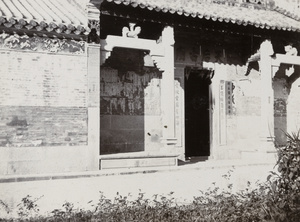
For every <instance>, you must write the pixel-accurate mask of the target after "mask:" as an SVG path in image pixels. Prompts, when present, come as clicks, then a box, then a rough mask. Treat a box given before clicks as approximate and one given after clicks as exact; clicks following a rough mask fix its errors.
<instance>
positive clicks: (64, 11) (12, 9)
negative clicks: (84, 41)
mask: <svg viewBox="0 0 300 222" xmlns="http://www.w3.org/2000/svg"><path fill="white" fill-rule="evenodd" d="M86 3H87V0H0V25H4V26H6V27H8V28H11V27H13V28H16V29H22V28H24V29H27V30H37V31H42V30H45V31H48V32H56V33H66V34H73V33H74V34H76V35H80V34H87V33H88V32H89V28H88V21H87V15H86V12H85V7H86Z"/></svg>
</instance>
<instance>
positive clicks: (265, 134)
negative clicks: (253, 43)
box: [260, 40, 274, 149]
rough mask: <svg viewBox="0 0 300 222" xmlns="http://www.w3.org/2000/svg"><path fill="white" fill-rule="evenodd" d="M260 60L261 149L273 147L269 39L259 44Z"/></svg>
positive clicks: (270, 50) (270, 46) (271, 53)
mask: <svg viewBox="0 0 300 222" xmlns="http://www.w3.org/2000/svg"><path fill="white" fill-rule="evenodd" d="M260 53H261V61H260V70H261V141H262V142H263V145H262V146H263V147H262V148H263V149H269V148H271V147H274V145H273V139H274V110H273V103H274V98H273V97H274V95H273V88H272V58H271V55H273V53H274V51H273V47H272V43H271V41H270V40H265V41H264V42H263V43H262V44H261V46H260Z"/></svg>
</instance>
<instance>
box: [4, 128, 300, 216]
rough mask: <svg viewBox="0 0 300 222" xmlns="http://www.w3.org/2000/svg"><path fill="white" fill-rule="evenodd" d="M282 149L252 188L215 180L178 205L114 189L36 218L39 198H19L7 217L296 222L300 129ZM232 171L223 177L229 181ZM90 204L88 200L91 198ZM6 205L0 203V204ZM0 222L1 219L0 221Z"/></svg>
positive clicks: (299, 194) (167, 199) (299, 210)
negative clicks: (84, 204)
mask: <svg viewBox="0 0 300 222" xmlns="http://www.w3.org/2000/svg"><path fill="white" fill-rule="evenodd" d="M287 138H288V142H287V144H286V146H285V147H283V148H278V162H277V168H278V172H270V175H269V176H268V178H267V181H266V182H264V183H258V184H256V188H255V189H253V188H250V187H251V184H250V182H248V186H247V188H246V189H245V190H243V191H240V192H235V193H234V192H233V190H232V187H233V186H232V184H229V185H228V187H227V189H223V190H220V188H219V187H217V186H216V185H215V184H212V186H211V188H210V189H208V190H207V191H200V195H199V196H197V197H195V198H194V200H193V202H192V203H190V204H185V205H182V204H178V203H177V202H176V200H175V198H174V197H173V193H172V192H171V193H169V194H168V195H166V196H163V195H154V196H153V198H152V199H148V198H145V196H144V193H142V192H141V191H140V193H139V194H138V197H137V198H136V199H135V200H130V199H131V198H130V197H131V196H130V195H128V196H122V195H120V194H119V193H117V195H116V197H115V198H114V199H113V200H111V199H107V198H106V197H105V196H104V194H103V193H102V192H100V198H99V201H98V203H97V204H95V205H91V207H92V209H93V210H82V209H75V208H74V205H73V204H72V203H69V202H66V203H64V204H63V205H62V209H55V210H53V211H52V212H51V213H50V214H49V215H47V216H38V215H37V213H38V206H37V204H36V202H37V200H38V199H34V200H32V199H31V197H30V196H27V197H25V198H23V199H22V201H21V204H20V205H18V206H19V210H18V212H19V217H20V218H19V219H15V220H10V221H28V220H30V221H47V222H54V221H55V222H56V221H57V222H58V221H105V222H118V221H120V222H121V221H122V222H123V221H130V222H140V221H143V222H144V221H145V222H146V221H151V222H160V221H164V222H168V221H169V222H171V221H172V222H179V221H180V222H188V221H196V222H216V221H218V222H235V221H238V222H259V221H263V222H271V221H272V222H296V221H299V218H300V138H299V133H297V134H292V135H287ZM231 172H232V170H230V171H229V172H228V173H227V174H225V175H223V177H224V178H225V179H228V181H230V176H231ZM91 203H92V202H91ZM1 205H2V207H3V208H5V209H8V207H7V205H6V204H5V203H3V201H0V206H1ZM0 221H4V219H2V220H1V218H0Z"/></svg>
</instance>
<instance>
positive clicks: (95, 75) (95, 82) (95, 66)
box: [87, 44, 100, 170]
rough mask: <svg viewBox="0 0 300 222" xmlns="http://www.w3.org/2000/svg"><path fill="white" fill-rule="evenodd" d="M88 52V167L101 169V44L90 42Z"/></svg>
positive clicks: (89, 168)
mask: <svg viewBox="0 0 300 222" xmlns="http://www.w3.org/2000/svg"><path fill="white" fill-rule="evenodd" d="M87 50H88V51H87V54H88V70H87V72H88V77H87V78H88V164H87V165H88V169H87V170H98V169H99V154H100V45H97V44H89V45H88V48H87Z"/></svg>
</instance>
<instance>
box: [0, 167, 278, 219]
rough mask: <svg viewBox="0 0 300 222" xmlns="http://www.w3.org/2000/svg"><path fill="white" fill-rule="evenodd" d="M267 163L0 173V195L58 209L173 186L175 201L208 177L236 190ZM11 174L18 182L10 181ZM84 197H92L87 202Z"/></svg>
mask: <svg viewBox="0 0 300 222" xmlns="http://www.w3.org/2000/svg"><path fill="white" fill-rule="evenodd" d="M233 166H234V168H233ZM273 167H274V161H273V162H269V163H258V162H256V163H251V162H249V163H245V162H244V161H223V162H222V161H218V162H214V161H208V162H205V163H197V162H196V163H191V164H187V165H183V166H177V167H160V168H144V169H123V170H105V171H104V170H103V171H97V172H89V173H77V174H75V173H73V174H61V175H56V177H53V175H52V176H51V177H50V176H47V175H35V176H31V177H28V176H27V177H23V178H22V177H18V178H17V177H0V200H3V201H4V202H5V203H7V204H8V205H9V206H10V207H11V208H14V209H16V208H17V204H18V203H20V201H21V199H22V198H23V197H25V196H27V195H30V196H32V197H34V198H38V197H41V198H40V199H39V200H38V201H37V204H38V206H39V208H40V211H41V213H45V212H50V211H51V210H53V209H55V208H60V209H61V208H62V204H63V203H64V202H65V201H69V202H72V203H74V205H75V206H76V207H81V208H89V207H91V204H92V203H96V202H97V200H98V198H99V197H100V193H99V191H102V192H103V193H104V195H105V196H106V197H108V198H114V197H115V196H116V193H117V192H119V193H120V194H121V195H128V194H129V193H130V194H131V195H132V197H131V198H133V199H134V198H135V197H136V196H137V195H138V193H139V192H143V193H145V197H146V198H151V199H152V196H153V195H154V194H162V195H167V194H169V193H170V192H171V191H172V192H174V194H173V195H172V196H173V197H175V198H176V199H177V201H178V202H180V203H186V202H190V201H191V200H193V197H194V196H197V195H199V190H207V189H208V188H209V187H211V186H212V183H214V182H215V183H216V186H218V187H221V188H226V187H227V185H228V184H233V189H234V190H235V191H236V190H239V189H243V188H245V187H246V186H247V181H250V182H252V183H253V184H254V183H255V182H256V181H257V180H260V181H264V180H265V179H266V177H267V175H268V172H269V171H271V170H273ZM231 171H232V172H231ZM228 172H231V173H230V174H231V175H230V177H229V178H230V179H229V180H228V178H226V176H224V175H229V174H228ZM74 177H78V178H74ZM63 178H64V179H63ZM12 179H15V180H17V179H18V180H23V182H11V181H12ZM26 180H28V181H26ZM89 201H93V202H92V203H88V202H89ZM0 208H1V206H0ZM0 213H1V216H2V215H4V211H3V210H2V211H1V209H0Z"/></svg>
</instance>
